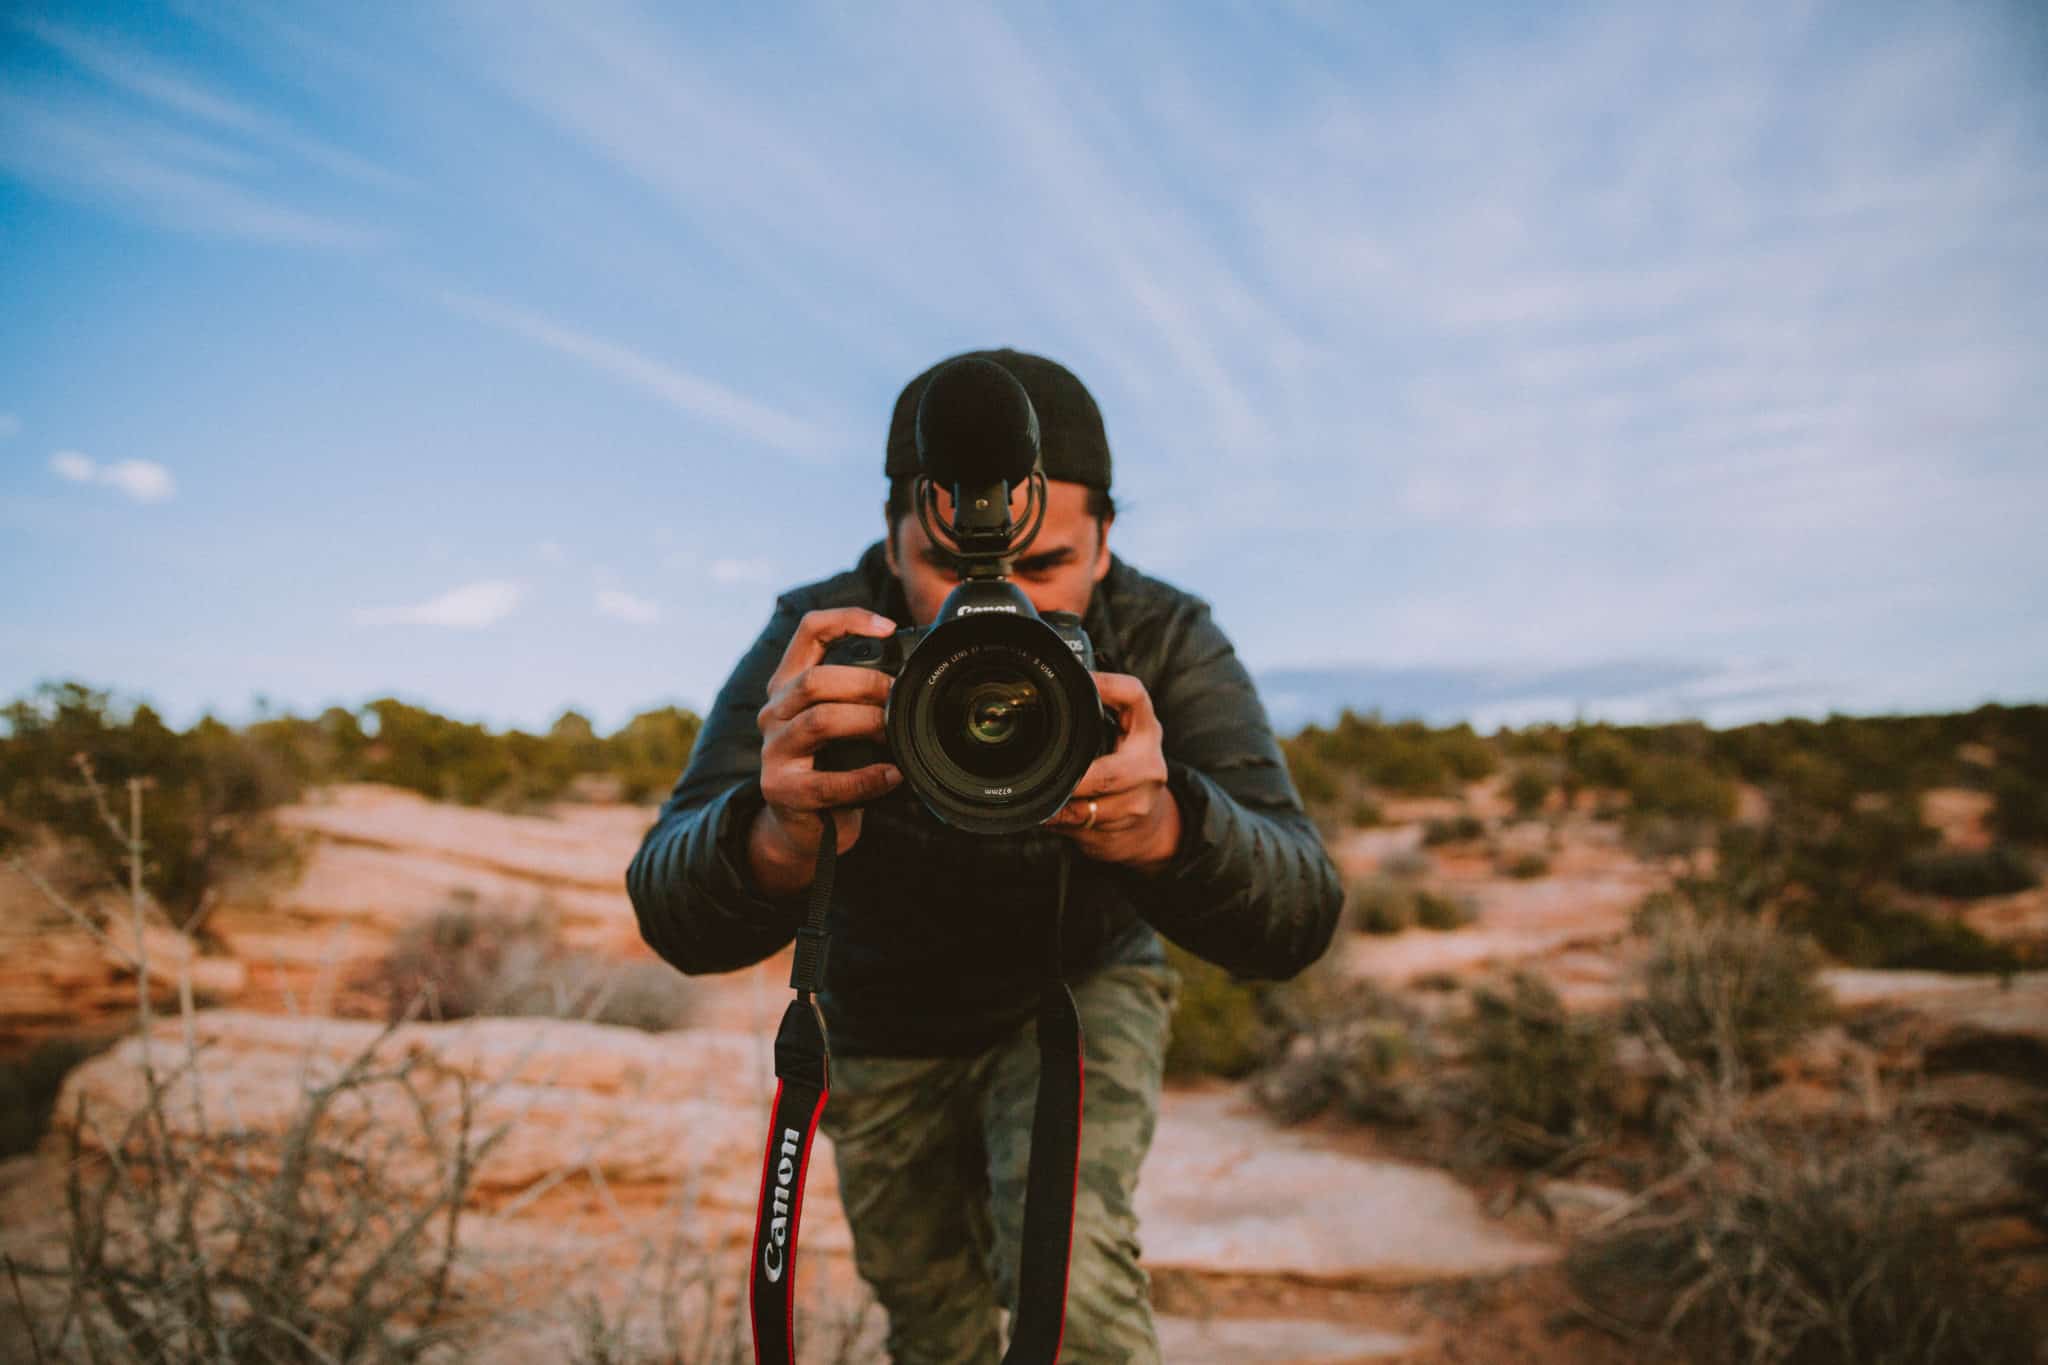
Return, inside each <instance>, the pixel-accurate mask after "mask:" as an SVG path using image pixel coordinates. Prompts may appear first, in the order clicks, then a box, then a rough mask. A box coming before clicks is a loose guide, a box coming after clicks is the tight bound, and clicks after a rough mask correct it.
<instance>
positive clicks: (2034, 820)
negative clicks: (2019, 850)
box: [1991, 769, 2048, 844]
mask: <svg viewBox="0 0 2048 1365" xmlns="http://www.w3.org/2000/svg"><path fill="white" fill-rule="evenodd" d="M1991 795H1992V806H1991V823H1992V825H1993V826H1994V827H1995V828H1996V829H1997V830H1998V833H1999V836H2000V837H2001V838H2005V839H2010V840H2012V841H2013V842H2014V843H2020V844H2040V843H2048V782H2043V781H2041V780H2040V779H2039V778H2036V777H2034V776H2032V775H2030V774H2027V773H2020V772H2013V771H2011V770H2009V769H2000V770H1999V772H1998V773H1997V774H1996V775H1995V776H1994V777H1993V778H1992V780H1991Z"/></svg>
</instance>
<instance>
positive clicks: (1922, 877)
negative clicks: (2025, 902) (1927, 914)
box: [1899, 844, 2041, 900]
mask: <svg viewBox="0 0 2048 1365" xmlns="http://www.w3.org/2000/svg"><path fill="white" fill-rule="evenodd" d="M2040 881H2041V878H2040V876H2039V874H2037V873H2036V872H2035V871H2034V865H2033V863H2032V862H2030V861H2029V860H2028V859H2027V856H2026V855H2025V854H2024V853H2021V852H2020V851H2019V850H2018V849H2016V848H2014V847H2013V846H2012V845H2010V844H1997V845H1994V846H1993V847H1991V848H1987V849H1982V850H1972V851H1962V850H1928V851H1925V852H1921V853H1916V854H1914V855H1913V856H1912V857H1911V858H1908V859H1907V860H1906V865H1905V867H1904V868H1903V869H1901V871H1900V873H1899V882H1900V884H1901V885H1903V886H1905V887H1906V888H1907V889H1909V890H1912V891H1923V892H1926V893H1927V894H1928V895H1932V896H1952V897H1955V898H1957V899H1959V900H1977V899H1981V898H1983V897H1985V896H2004V895H2008V894H2010V893H2012V892H2014V891H2026V890H2029V889H2031V888H2033V887H2035V886H2037V885H2039V884H2040Z"/></svg>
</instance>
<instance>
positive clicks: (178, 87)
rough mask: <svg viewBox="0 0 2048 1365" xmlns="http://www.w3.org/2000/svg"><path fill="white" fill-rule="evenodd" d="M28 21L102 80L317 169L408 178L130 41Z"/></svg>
mask: <svg viewBox="0 0 2048 1365" xmlns="http://www.w3.org/2000/svg"><path fill="white" fill-rule="evenodd" d="M23 26H24V27H25V28H27V29H28V31H29V32H31V33H33V34H35V35H36V36H37V37H38V38H40V39H42V40H43V41H44V42H45V43H48V44H49V45H50V46H51V47H53V48H55V49H57V50H58V51H59V52H62V53H63V54H64V55H65V56H66V57H68V58H70V59H71V60H72V61H73V62H75V63H76V64H77V65H78V66H80V67H81V68H83V69H85V70H86V71H89V72H91V73H92V74H93V75H95V76H98V77H99V78H100V79H101V80H103V81H106V82H107V83H108V84H110V85H112V86H114V87H116V88H117V89H120V90H124V91H127V92H128V93H130V94H133V95H139V96H141V97H142V98H143V99H145V100H149V101H151V102H153V103H155V104H157V105H159V106H161V107H162V108H163V109H165V110H168V111H169V112H171V113H173V114H176V115H181V116H183V117H186V118H189V119H192V120H194V121H197V122H200V123H206V124H210V125H212V126H214V127H216V128H220V129H224V130H226V131H228V132H231V133H235V134H238V135H241V136H244V137H247V138H249V139H251V140H254V141H257V142H260V143H263V144H266V145H268V146H271V147H275V148H277V149H278V150H281V151H283V152H286V153H287V154H289V155H291V156H293V157H296V158H297V159H299V160H301V161H303V162H305V163H307V164H308V165H310V166H313V167H315V168H317V169H320V170H323V171H327V172H330V173H332V174H335V175H339V176H342V177H344V178H346V179H350V180H354V181H357V182H359V183H362V184H367V185H375V186H381V187H385V188H391V187H395V186H398V185H400V184H402V183H403V181H402V180H401V179H400V177H398V176H396V175H393V174H392V173H391V172H390V171H388V170H386V169H384V168H383V167H381V166H379V165H377V164H376V163H375V162H373V161H370V160H369V159H368V158H366V157H362V156H358V155H356V154H355V153H354V152H350V151H347V150H345V149H343V148H339V147H334V146H330V145H329V144H327V143H325V142H322V141H321V140H319V139H318V138H314V137H309V136H307V135H305V134H303V133H301V132H299V131H297V130H296V129H294V128H292V127H291V125H290V124H289V123H287V122H286V121H285V120H283V119H280V118H277V117H275V116H274V115H271V114H267V113H264V112H263V111H261V110H258V109H254V108H251V107H250V106H248V105H247V104H244V103H242V102H240V101H237V100H234V99H231V98H229V97H227V96H225V95H222V94H220V93H219V92H217V91H215V90H213V89H210V88H209V87H207V86H206V85H205V84H203V83H202V82H200V81H198V80H196V79H194V78H193V77H191V76H190V75H187V74H186V73H184V72H181V71H179V70H177V69H176V68H175V67H173V66H170V65H168V64H167V63H164V62H162V61H161V60H159V59H157V58H154V57H151V56H148V55H146V54H144V53H141V52H138V51H136V50H135V49H134V48H132V47H129V46H127V45H126V44H123V43H119V42H113V41H109V40H107V39H105V38H103V37H99V36H96V35H93V34H89V33H85V32H82V31H80V30H78V29H76V28H68V27H64V26H62V25H58V24H52V23H48V22H45V21H42V20H35V19H31V20H28V21H26V23H25V24H24V25H23Z"/></svg>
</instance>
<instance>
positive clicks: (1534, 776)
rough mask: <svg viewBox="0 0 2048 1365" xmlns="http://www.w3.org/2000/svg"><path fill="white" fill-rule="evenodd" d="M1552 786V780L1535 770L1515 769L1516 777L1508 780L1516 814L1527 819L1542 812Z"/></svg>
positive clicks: (1527, 768)
mask: <svg viewBox="0 0 2048 1365" xmlns="http://www.w3.org/2000/svg"><path fill="white" fill-rule="evenodd" d="M1552 785H1553V784H1552V783H1551V780H1550V779H1549V778H1548V777H1547V776H1545V775H1544V774H1543V773H1542V772H1541V771H1539V770H1537V769H1535V768H1532V767H1522V768H1517V769H1515V775H1514V776H1513V777H1512V778H1510V779H1509V780H1508V799H1509V800H1510V801H1513V802H1514V803H1515V813H1516V814H1517V815H1520V816H1524V817H1527V816H1531V815H1534V814H1536V813H1537V812H1538V811H1540V810H1542V809H1543V803H1544V801H1545V800H1546V799H1547V798H1548V797H1549V796H1550V789H1551V786H1552Z"/></svg>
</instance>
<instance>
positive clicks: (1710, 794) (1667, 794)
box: [1626, 755, 1735, 821]
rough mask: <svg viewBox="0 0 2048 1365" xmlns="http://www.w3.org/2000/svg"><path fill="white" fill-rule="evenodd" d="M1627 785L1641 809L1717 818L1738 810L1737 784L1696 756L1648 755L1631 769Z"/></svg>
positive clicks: (1633, 802) (1634, 804) (1633, 804)
mask: <svg viewBox="0 0 2048 1365" xmlns="http://www.w3.org/2000/svg"><path fill="white" fill-rule="evenodd" d="M1626 786H1627V787H1628V792H1629V800H1630V803H1631V809H1633V810H1637V811H1644V812H1654V813H1658V814H1663V815H1671V816H1676V817H1678V818H1679V819H1693V820H1715V821H1718V820H1726V819H1727V818H1728V817H1729V816H1731V815H1733V814H1734V813H1735V784H1734V783H1733V782H1730V781H1729V780H1728V779H1727V778H1725V777H1723V776H1721V775H1720V774H1719V773H1717V772H1715V771H1714V770H1713V768H1711V767H1709V766H1708V765H1707V764H1706V763H1704V762H1701V761H1700V760H1698V759H1695V758H1688V757H1684V756H1682V755H1668V756H1667V755H1658V756H1655V757H1651V758H1646V759H1644V760H1642V761H1641V762H1640V763H1637V764H1635V765H1634V767H1633V768H1632V769H1631V770H1630V772H1629V774H1628V781H1627V783H1626Z"/></svg>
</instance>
